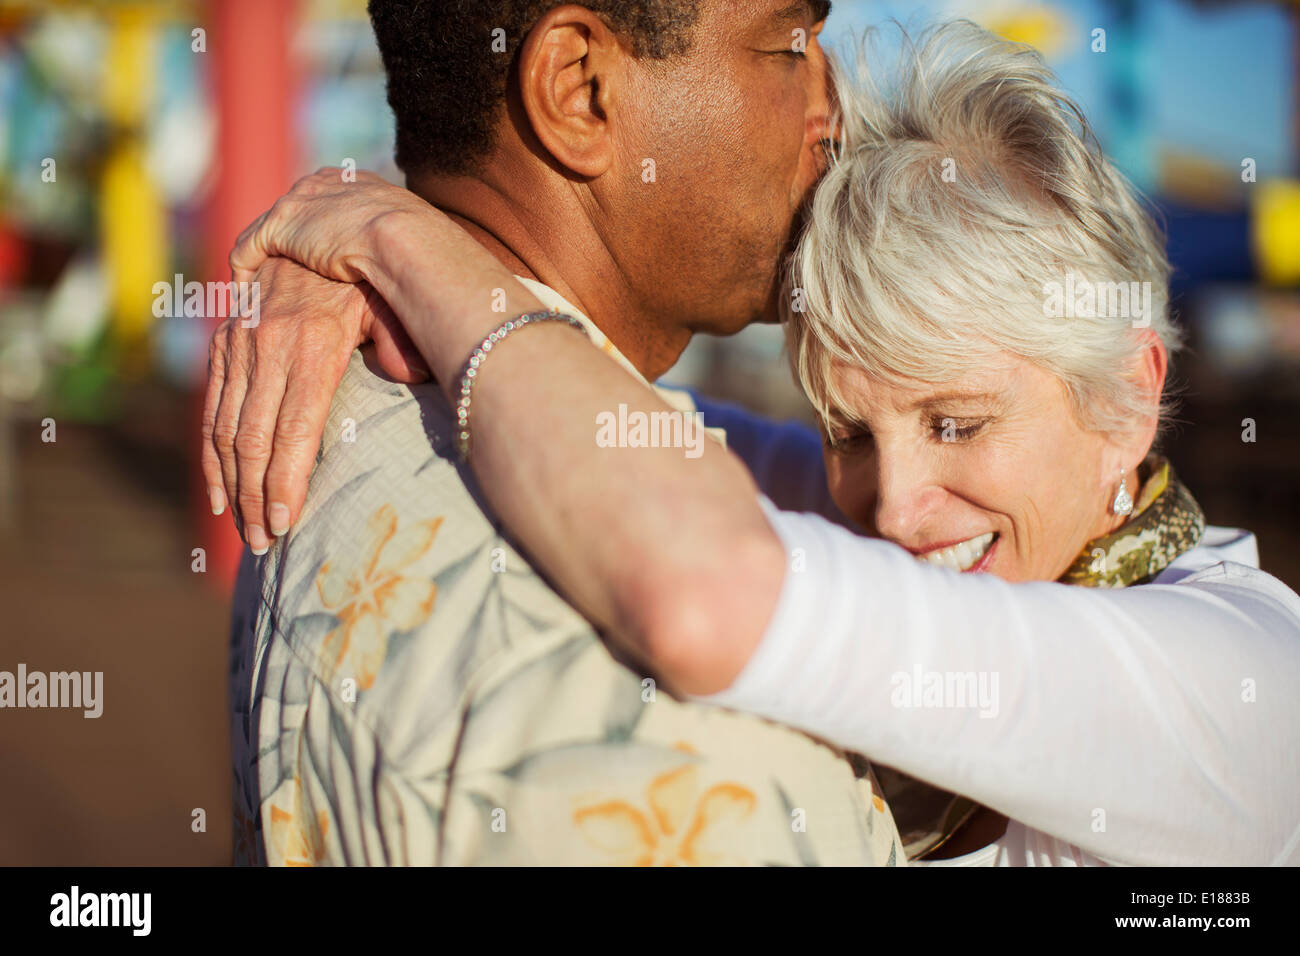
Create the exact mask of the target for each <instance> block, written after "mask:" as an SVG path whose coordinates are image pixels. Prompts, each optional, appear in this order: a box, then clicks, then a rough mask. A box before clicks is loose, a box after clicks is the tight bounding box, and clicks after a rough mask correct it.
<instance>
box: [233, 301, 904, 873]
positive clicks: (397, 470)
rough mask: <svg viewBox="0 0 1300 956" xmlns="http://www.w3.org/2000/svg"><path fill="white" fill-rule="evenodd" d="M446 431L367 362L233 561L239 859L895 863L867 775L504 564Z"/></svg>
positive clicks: (413, 393)
mask: <svg viewBox="0 0 1300 956" xmlns="http://www.w3.org/2000/svg"><path fill="white" fill-rule="evenodd" d="M525 281H526V282H527V284H528V285H529V287H530V288H531V289H533V290H534V291H535V292H536V293H537V294H538V296H539V297H540V298H542V301H543V302H544V303H546V304H547V305H548V306H549V307H552V308H557V309H561V310H563V311H566V312H569V313H571V314H574V315H578V317H579V318H580V319H582V320H583V321H584V324H585V325H587V326H588V328H589V331H590V333H591V335H592V337H593V340H594V341H595V342H596V344H597V345H599V346H601V347H602V348H603V349H604V350H605V351H606V352H608V353H610V354H611V355H612V356H613V357H614V358H615V359H616V360H618V361H620V362H622V363H623V364H624V365H625V366H626V367H628V368H629V370H631V366H630V365H628V364H627V362H626V360H625V359H623V357H622V356H621V355H619V354H618V353H617V350H615V349H614V347H613V345H612V344H611V343H609V342H608V341H607V340H606V339H605V338H604V336H603V335H601V333H600V332H599V331H598V330H597V329H596V328H595V326H594V325H591V323H590V322H589V321H588V320H586V319H585V317H583V316H581V315H580V314H579V313H577V311H576V310H575V309H574V308H573V307H572V306H571V305H569V304H568V303H567V302H565V301H564V300H563V299H562V298H560V297H559V296H558V295H556V293H554V292H553V291H552V290H550V289H549V288H547V287H546V286H543V285H541V284H540V283H536V282H531V281H528V280H525ZM686 398H687V399H689V396H687V397H686ZM672 400H673V401H674V402H676V403H678V404H679V405H680V402H681V401H682V400H683V396H682V395H681V394H680V393H679V394H677V395H676V396H674V397H673V399H672ZM453 424H454V416H453V415H452V413H451V409H450V407H449V405H448V404H447V402H446V400H445V399H444V397H443V396H442V394H441V392H440V391H439V390H438V388H437V387H436V386H435V385H432V384H427V385H418V386H405V385H398V384H395V383H393V382H391V381H389V380H387V379H386V378H383V377H381V376H380V375H378V374H375V373H374V372H372V371H371V370H370V368H369V367H368V366H367V364H366V362H365V360H364V359H363V357H362V355H361V353H360V352H358V353H356V354H354V355H353V357H352V360H351V364H350V365H349V368H348V370H347V373H346V374H345V376H344V378H343V381H342V384H341V386H340V388H339V390H338V393H337V394H336V396H335V398H334V402H333V406H332V408H331V411H330V416H329V421H328V425H327V427H326V431H325V438H324V441H323V443H322V447H321V450H320V453H319V456H318V459H317V464H316V468H315V470H314V473H313V475H312V478H311V485H310V491H309V493H308V496H307V504H306V508H305V510H304V512H303V515H302V518H301V520H300V521H299V523H298V525H297V527H295V528H294V529H293V530H292V531H291V532H290V533H289V534H288V535H287V536H286V537H284V538H282V539H280V540H279V541H278V542H277V543H276V544H275V545H274V546H273V547H272V549H271V550H270V551H269V552H268V553H267V554H266V555H264V556H262V557H260V558H255V557H253V556H252V555H251V554H250V553H246V554H245V557H244V562H243V565H242V567H241V570H240V575H239V582H238V584H237V589H236V595H235V601H234V610H233V614H232V625H233V634H232V660H231V677H232V689H231V695H232V733H233V744H234V753H235V813H236V821H235V822H236V827H235V831H236V837H235V842H236V847H235V859H236V862H237V863H242V864H250V863H269V864H273V865H289V866H311V865H316V864H444V865H445V864H450V865H463V864H524V865H527V864H565V865H569V864H572V865H601V864H632V865H670V864H705V865H707V864H796V865H798V864H803V865H811V864H834V865H891V866H892V865H904V864H905V862H906V861H905V859H904V855H903V850H902V846H901V844H900V842H899V837H898V832H897V828H896V827H895V825H894V820H893V817H892V815H891V814H890V812H889V809H888V807H887V806H886V805H885V803H884V801H883V800H882V799H881V797H880V795H879V794H880V791H879V788H878V785H877V784H876V783H875V777H874V774H873V773H872V771H871V769H870V766H869V765H868V764H867V762H866V761H865V760H863V759H861V758H859V757H851V756H849V755H846V754H845V753H843V752H842V751H839V750H837V749H835V748H833V747H831V746H829V745H827V744H825V743H822V742H820V741H817V740H814V739H812V738H810V737H808V736H806V735H804V734H802V733H800V732H798V731H795V730H791V729H789V728H786V727H783V726H779V725H777V724H772V723H769V722H766V721H764V720H762V719H760V718H757V717H753V716H750V715H747V714H740V713H733V712H730V711H726V710H721V709H716V708H711V707H708V706H705V705H702V704H695V703H689V702H683V701H681V700H678V699H675V698H673V697H672V696H670V695H669V694H667V693H665V692H664V691H662V690H660V689H657V688H656V686H655V683H654V679H653V677H652V676H651V675H648V674H643V673H641V672H640V671H638V670H637V669H636V668H635V667H632V666H629V665H627V664H625V663H623V662H621V661H620V660H619V659H617V658H616V657H615V656H614V655H613V654H612V653H611V651H610V649H609V648H608V647H607V646H606V645H605V644H604V643H602V642H601V640H600V638H599V637H598V636H597V634H596V633H595V632H594V631H593V630H592V628H591V626H590V625H589V624H588V623H587V622H586V621H585V620H584V619H583V618H582V617H581V616H580V615H579V614H578V613H577V612H576V611H575V610H574V609H573V608H571V607H570V606H569V605H568V604H567V603H566V602H565V601H564V600H563V599H562V598H561V597H560V596H559V595H558V594H556V592H555V591H554V590H552V589H551V587H550V586H549V585H548V584H547V583H546V581H545V579H544V578H543V577H542V576H540V575H539V574H538V573H537V572H536V571H534V570H533V568H532V567H531V566H530V565H529V563H528V562H527V561H526V560H525V559H524V557H523V556H522V555H521V554H520V553H519V552H518V551H517V550H516V549H515V547H514V546H513V545H512V543H511V540H510V538H509V537H508V536H507V535H506V533H505V532H504V531H503V529H502V527H501V525H500V524H499V522H498V520H497V519H496V517H495V516H494V515H493V514H492V512H491V511H490V509H489V508H488V506H487V504H486V503H485V501H484V499H483V496H482V494H481V492H480V490H479V488H478V487H477V485H476V484H475V480H474V476H473V474H472V472H471V471H470V470H469V469H468V468H466V467H465V466H463V465H462V464H460V463H459V462H458V461H457V456H456V452H455V448H454V444H453ZM544 424H545V423H539V426H542V427H544ZM665 533H668V532H667V531H665Z"/></svg>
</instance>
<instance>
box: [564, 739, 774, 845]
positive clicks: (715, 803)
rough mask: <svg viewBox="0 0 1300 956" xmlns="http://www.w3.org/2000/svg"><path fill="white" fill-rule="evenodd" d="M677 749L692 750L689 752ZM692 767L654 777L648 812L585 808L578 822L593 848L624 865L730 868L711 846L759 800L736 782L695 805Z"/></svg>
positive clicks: (617, 805)
mask: <svg viewBox="0 0 1300 956" xmlns="http://www.w3.org/2000/svg"><path fill="white" fill-rule="evenodd" d="M679 749H688V748H685V747H682V748H679ZM698 776H699V772H698V770H697V769H696V767H695V766H694V765H693V764H687V765H686V766H683V767H678V768H677V769H676V770H670V771H669V772H667V773H665V774H662V775H661V776H659V777H656V778H655V779H654V781H653V782H652V783H651V784H650V786H649V788H648V789H647V792H646V797H647V803H648V805H649V812H648V813H646V812H644V811H643V810H642V809H640V808H638V807H635V806H633V805H632V804H630V803H628V802H627V801H624V800H610V801H608V802H606V803H600V804H595V805H592V806H586V807H581V808H580V809H578V810H577V811H576V812H575V813H574V815H573V820H574V823H576V824H577V826H578V830H579V832H580V833H581V834H582V836H583V839H585V840H586V841H587V842H588V843H589V844H591V845H592V846H593V847H595V848H596V849H598V850H600V851H602V852H603V853H604V854H606V856H607V857H608V860H607V862H609V863H612V864H615V865H624V866H726V865H732V864H736V863H742V862H746V861H743V860H736V859H732V858H731V857H730V856H729V855H728V854H726V853H723V852H721V851H719V850H717V849H715V848H714V846H713V845H712V844H714V843H715V842H722V840H720V839H719V838H722V837H724V833H723V831H724V830H725V829H727V828H729V827H730V826H731V825H733V824H735V823H739V822H741V821H743V820H745V819H747V818H748V817H749V816H750V814H752V813H753V811H754V807H755V806H756V805H757V804H758V799H757V798H756V797H755V796H754V794H753V792H752V791H750V790H748V789H746V788H745V787H742V786H740V785H739V784H736V783H719V784H715V785H714V786H712V787H710V788H709V789H708V790H706V791H705V792H704V793H703V795H701V796H700V797H699V799H698V800H697V799H696V798H695V797H696V793H697V792H698V790H699V780H698Z"/></svg>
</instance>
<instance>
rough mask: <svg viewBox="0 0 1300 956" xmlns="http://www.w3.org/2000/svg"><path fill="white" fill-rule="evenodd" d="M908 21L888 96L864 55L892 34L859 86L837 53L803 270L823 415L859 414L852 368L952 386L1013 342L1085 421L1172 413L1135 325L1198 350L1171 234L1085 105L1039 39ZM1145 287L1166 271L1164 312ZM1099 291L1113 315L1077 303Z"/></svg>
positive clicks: (1101, 306) (811, 374)
mask: <svg viewBox="0 0 1300 956" xmlns="http://www.w3.org/2000/svg"><path fill="white" fill-rule="evenodd" d="M900 32H902V33H903V37H902V39H903V45H902V46H903V48H902V53H901V60H900V64H899V66H900V68H899V70H898V71H897V79H896V81H895V83H894V84H893V86H892V88H890V89H888V90H884V89H882V88H881V87H880V86H878V85H877V84H876V83H875V82H874V81H873V80H872V78H871V76H870V73H869V72H868V70H867V67H866V64H867V59H868V56H869V50H870V42H869V41H870V39H871V37H872V36H874V34H873V35H869V37H868V38H864V41H863V43H862V44H860V45H859V48H858V68H857V77H856V79H855V78H854V77H850V76H848V75H846V71H845V70H844V68H843V67H842V66H840V65H838V64H837V63H833V64H832V68H833V69H834V70H835V75H836V82H837V86H838V90H837V95H838V100H839V107H838V121H839V124H840V132H841V138H840V141H839V143H838V144H837V145H832V153H833V156H832V161H831V164H830V169H829V171H828V173H827V175H826V177H825V179H824V181H823V182H822V184H821V185H820V186H819V187H818V189H817V191H816V194H815V196H814V198H813V200H812V204H811V209H810V211H809V221H808V224H807V227H806V229H805V231H804V233H803V235H802V238H801V240H800V242H799V246H798V249H797V251H796V253H795V256H794V259H793V262H792V268H791V273H790V276H789V277H788V281H789V283H790V287H789V288H788V290H787V291H788V292H789V295H787V297H786V303H787V313H786V316H785V318H786V320H787V330H788V337H789V347H790V355H791V360H792V363H793V365H794V369H795V373H796V375H797V377H798V378H799V380H800V382H801V383H802V385H803V387H804V390H805V391H806V392H807V394H808V396H809V398H810V399H811V401H812V403H813V407H814V408H815V409H816V411H817V412H818V414H819V415H820V417H821V418H822V421H823V423H824V424H826V425H827V426H828V427H829V424H830V422H831V421H832V420H833V418H834V417H836V413H838V415H839V417H844V416H848V417H850V418H851V417H852V416H851V413H849V412H847V408H848V407H849V406H848V403H847V402H846V400H845V397H844V396H843V395H841V394H840V392H839V389H838V387H837V384H836V380H835V377H834V376H833V375H832V374H831V370H832V366H833V365H834V364H835V363H836V362H844V363H847V364H849V365H851V366H856V367H858V368H861V369H863V370H864V371H865V372H866V373H867V374H868V375H870V376H872V377H874V378H880V379H883V380H887V381H892V382H903V381H905V380H909V379H910V380H921V381H925V382H930V383H938V382H945V381H953V380H958V379H960V378H961V376H962V375H963V373H966V372H969V371H971V370H973V369H977V368H980V367H987V364H988V361H989V359H990V358H991V357H992V356H993V355H994V353H996V352H999V351H1005V352H1008V353H1011V354H1013V355H1016V356H1018V357H1020V358H1023V359H1025V360H1027V361H1030V362H1032V363H1035V364H1036V365H1038V366H1040V367H1042V368H1044V369H1046V370H1048V371H1050V372H1053V373H1054V374H1055V375H1056V376H1058V378H1059V379H1060V380H1061V381H1062V383H1063V384H1064V386H1065V388H1066V390H1067V392H1068V394H1069V396H1070V398H1071V400H1072V402H1073V404H1074V408H1075V410H1076V413H1077V416H1078V419H1079V421H1080V423H1081V425H1082V426H1083V427H1085V428H1089V429H1092V430H1098V431H1119V430H1123V429H1124V428H1125V427H1126V426H1131V425H1132V424H1134V422H1135V419H1138V420H1141V419H1144V418H1149V417H1150V416H1152V415H1158V414H1159V413H1160V411H1161V396H1159V395H1155V396H1153V395H1150V394H1143V393H1142V390H1140V389H1139V388H1138V387H1137V386H1136V385H1135V384H1134V383H1133V381H1132V380H1131V378H1130V377H1129V376H1128V375H1127V374H1126V373H1128V372H1129V371H1130V370H1131V369H1132V368H1133V367H1134V362H1135V360H1136V359H1137V358H1138V357H1139V356H1140V354H1141V351H1142V344H1141V341H1140V339H1139V336H1138V335H1137V333H1136V329H1135V324H1136V325H1137V326H1138V327H1143V326H1145V325H1146V324H1147V323H1149V327H1150V328H1151V329H1152V330H1153V331H1154V332H1155V333H1156V334H1157V335H1158V336H1159V337H1160V338H1161V340H1162V341H1163V342H1164V343H1165V345H1166V347H1167V348H1168V349H1169V351H1170V353H1173V352H1174V351H1175V350H1176V349H1177V347H1178V346H1179V344H1180V340H1179V335H1178V331H1177V329H1176V328H1175V327H1174V326H1173V325H1172V323H1171V322H1170V320H1169V316H1168V291H1167V290H1168V279H1169V265H1168V262H1167V260H1166V258H1165V253H1164V244H1163V242H1162V237H1161V235H1160V231H1159V229H1158V228H1157V227H1156V225H1155V223H1154V222H1153V220H1152V218H1151V216H1150V215H1149V214H1148V213H1147V211H1146V210H1145V209H1144V208H1143V207H1142V206H1141V205H1140V203H1139V202H1138V200H1137V199H1136V198H1135V195H1134V193H1133V190H1132V189H1131V188H1130V186H1129V185H1128V183H1127V182H1126V181H1125V180H1124V178H1123V177H1122V176H1121V174H1120V173H1119V172H1118V171H1117V170H1116V169H1115V168H1114V166H1112V165H1111V164H1110V163H1109V162H1108V161H1107V160H1106V159H1105V157H1104V156H1103V155H1102V153H1101V149H1100V147H1099V145H1098V143H1097V140H1096V138H1095V137H1094V136H1093V134H1092V132H1091V130H1090V129H1089V127H1088V124H1087V121H1086V120H1085V119H1084V117H1083V115H1082V113H1081V112H1080V111H1079V108H1078V107H1077V106H1076V105H1075V104H1074V103H1073V102H1072V101H1071V100H1070V99H1069V98H1068V97H1066V96H1065V95H1064V94H1063V93H1061V92H1060V91H1059V90H1057V89H1056V88H1055V86H1054V85H1053V78H1052V74H1051V72H1050V71H1049V70H1048V69H1047V67H1046V66H1045V65H1044V64H1043V61H1042V59H1041V58H1040V57H1039V55H1038V53H1037V52H1036V51H1034V50H1033V49H1032V48H1030V47H1027V46H1024V45H1022V44H1017V43H1011V42H1008V41H1006V40H1002V39H1000V38H998V37H996V36H994V35H993V34H991V33H989V32H987V31H986V30H984V29H982V28H980V27H978V26H976V25H975V24H973V23H971V22H969V21H966V20H957V21H952V22H948V23H944V24H940V25H938V26H935V27H932V28H930V29H927V30H925V31H924V32H923V33H921V34H920V35H918V37H917V38H916V39H915V40H912V39H910V38H909V37H908V36H907V34H906V32H905V31H901V29H900ZM1111 283H1123V286H1122V287H1121V286H1115V285H1110V284H1111ZM1131 283H1138V286H1137V287H1136V289H1138V290H1140V289H1142V288H1143V287H1142V285H1141V284H1142V283H1148V285H1146V286H1145V288H1146V289H1149V290H1150V313H1149V315H1146V316H1134V315H1133V314H1132V313H1133V311H1134V307H1135V306H1136V305H1138V304H1140V303H1142V299H1141V298H1139V299H1138V300H1137V302H1129V303H1128V305H1129V308H1128V309H1127V310H1126V309H1124V308H1122V307H1117V306H1121V305H1122V304H1123V302H1124V301H1126V297H1125V296H1124V295H1122V293H1128V292H1130V291H1133V290H1134V289H1135V287H1133V286H1132V285H1130V284H1131ZM1089 286H1091V287H1092V288H1093V289H1094V291H1096V292H1098V293H1099V298H1098V300H1097V302H1098V308H1096V309H1095V310H1094V311H1095V312H1096V313H1097V314H1095V315H1085V316H1079V315H1074V314H1071V313H1072V312H1074V311H1076V310H1075V309H1073V308H1072V307H1071V306H1072V305H1073V304H1077V305H1079V306H1080V307H1082V308H1081V309H1080V310H1081V311H1084V312H1087V308H1086V305H1087V303H1086V301H1082V300H1081V301H1078V302H1077V303H1067V302H1066V301H1065V299H1066V296H1067V293H1070V292H1071V291H1073V293H1074V296H1077V295H1078V294H1079V290H1081V289H1084V288H1086V287H1089ZM1057 290H1059V291H1060V293H1061V295H1060V296H1059V297H1058V296H1056V295H1055V294H1054V293H1055V292H1056V291H1057ZM1072 298H1073V297H1072ZM1053 306H1059V308H1055V309H1054V308H1053ZM1053 311H1057V312H1060V313H1061V314H1060V315H1053V314H1051V313H1052V312H1053ZM1126 311H1127V313H1128V314H1125V313H1126Z"/></svg>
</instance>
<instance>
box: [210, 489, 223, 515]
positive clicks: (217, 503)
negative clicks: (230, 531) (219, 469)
mask: <svg viewBox="0 0 1300 956" xmlns="http://www.w3.org/2000/svg"><path fill="white" fill-rule="evenodd" d="M208 499H209V500H210V501H211V502H212V513H213V514H214V515H219V514H221V513H222V512H224V511H225V510H226V493H225V492H224V491H222V490H221V489H220V488H218V487H217V486H216V485H213V486H211V487H210V488H208Z"/></svg>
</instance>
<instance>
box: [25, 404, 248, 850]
mask: <svg viewBox="0 0 1300 956" xmlns="http://www.w3.org/2000/svg"><path fill="white" fill-rule="evenodd" d="M189 414H190V409H189V407H188V400H187V399H185V398H184V397H182V396H178V395H176V394H175V393H171V392H165V391H139V392H133V393H131V394H130V395H128V397H127V400H126V407H125V409H124V414H123V415H122V416H121V418H120V420H119V422H118V423H117V424H114V425H113V426H106V427H92V426H85V425H74V424H71V423H68V424H64V423H60V424H59V425H58V440H57V442H56V443H54V444H44V443H42V442H41V440H40V429H39V427H38V425H37V424H36V423H34V422H23V423H19V424H18V426H17V429H16V432H15V434H14V442H13V451H14V452H15V453H16V457H17V465H16V480H17V508H16V518H15V521H14V523H13V526H12V527H10V528H9V529H6V530H0V582H2V583H0V597H2V598H3V612H4V613H3V623H0V670H5V671H9V672H11V673H13V672H15V671H16V669H17V665H18V663H19V662H23V663H25V664H26V665H27V668H28V670H29V671H32V670H41V671H46V672H49V671H64V670H78V671H103V672H104V679H103V700H104V704H103V715H102V716H101V717H99V718H98V719H87V718H85V717H83V716H82V712H81V711H80V710H53V709H47V710H28V709H23V710H11V709H8V708H6V709H4V710H0V864H186V863H203V864H225V863H227V862H229V860H230V771H229V767H228V764H229V744H228V730H227V720H226V635H227V615H228V611H227V605H226V602H225V601H224V600H223V599H221V598H219V597H218V596H217V595H216V593H215V592H214V591H213V589H212V588H211V587H210V586H209V584H208V582H206V581H205V580H204V579H203V575H200V574H196V573H193V572H192V571H191V570H190V563H191V557H190V551H191V549H192V548H194V547H196V546H198V541H197V540H196V535H195V533H194V531H193V529H192V528H191V525H190V521H191V518H190V515H189V513H188V511H187V509H186V501H187V499H188V495H187V491H188V488H187V486H186V481H187V478H186V473H185V470H184V459H183V457H182V455H181V452H180V451H179V449H181V448H184V447H185V438H186V429H188V428H189V427H190V425H189V421H188V417H187V416H188V415H189ZM196 808H202V809H203V810H205V811H206V816H207V820H206V826H207V831H206V832H205V833H195V832H193V830H192V829H191V824H192V820H193V819H194V818H193V816H192V812H193V810H194V809H196Z"/></svg>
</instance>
